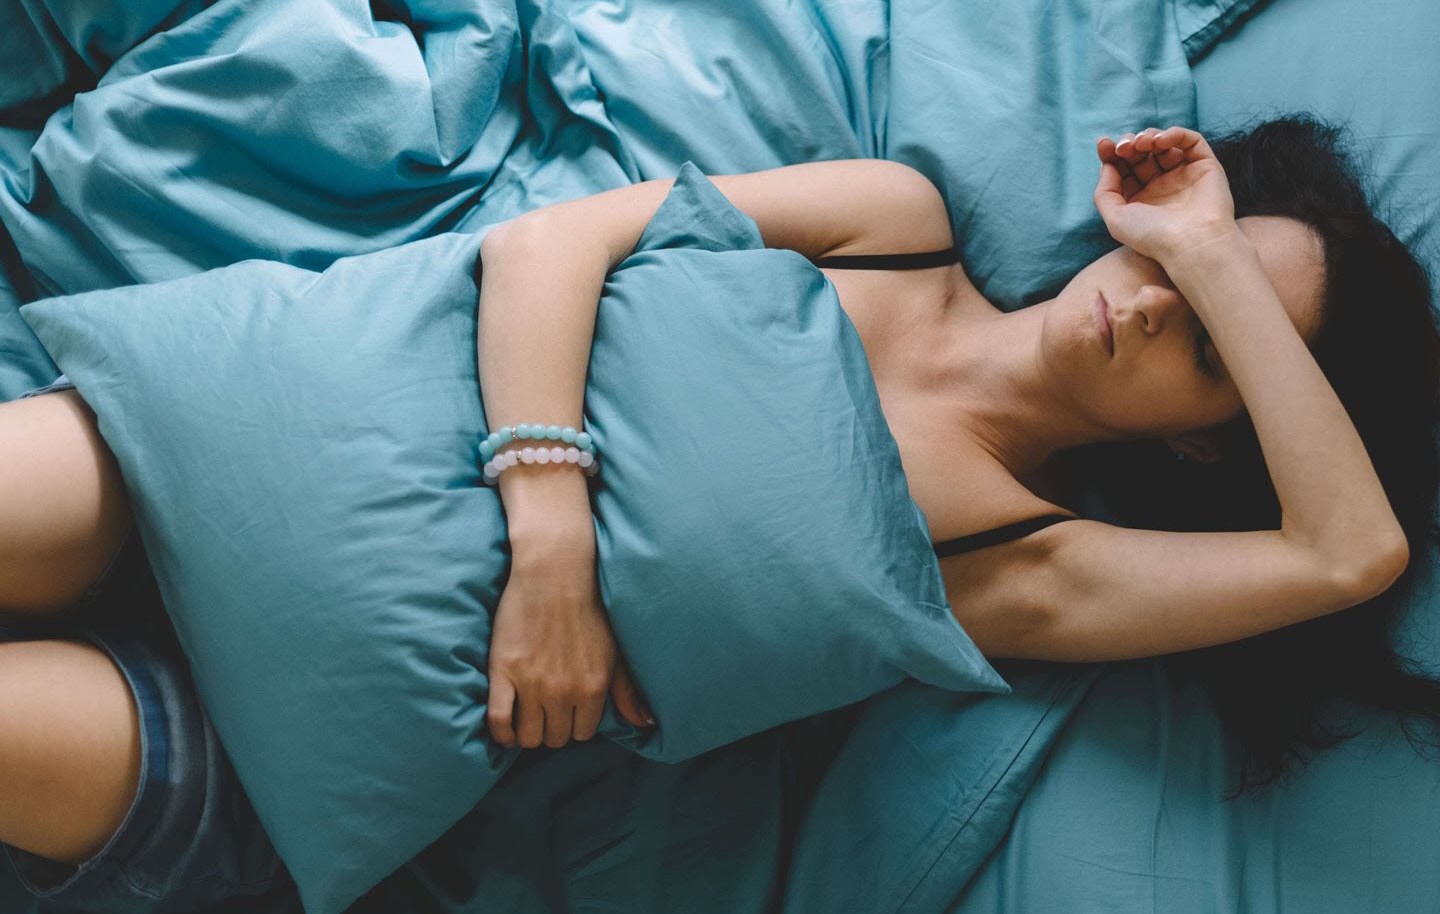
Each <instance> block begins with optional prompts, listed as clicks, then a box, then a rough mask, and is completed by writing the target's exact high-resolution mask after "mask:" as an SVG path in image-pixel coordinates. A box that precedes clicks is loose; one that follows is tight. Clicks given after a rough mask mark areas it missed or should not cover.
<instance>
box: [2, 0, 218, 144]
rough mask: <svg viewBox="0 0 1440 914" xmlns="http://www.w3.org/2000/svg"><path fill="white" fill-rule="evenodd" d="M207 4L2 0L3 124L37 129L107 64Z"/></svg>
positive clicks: (195, 0) (188, 0)
mask: <svg viewBox="0 0 1440 914" xmlns="http://www.w3.org/2000/svg"><path fill="white" fill-rule="evenodd" d="M203 6H204V0H141V2H130V3H110V2H106V0H67V2H55V0H0V22H3V23H5V28H4V29H3V30H0V124H3V125H6V126H25V127H30V126H35V127H38V126H39V125H40V124H42V123H44V121H45V118H47V117H49V116H50V114H51V112H53V111H54V110H55V109H56V108H58V107H60V106H61V105H62V104H64V103H65V102H68V101H69V100H70V98H71V97H73V96H74V95H75V93H76V92H77V91H81V90H84V89H89V88H90V87H92V86H94V85H95V81H96V79H97V77H98V76H99V74H101V73H104V72H105V70H106V68H107V67H109V65H110V63H111V62H112V61H114V60H115V59H116V58H118V57H119V56H121V55H122V54H124V53H125V52H126V51H128V50H129V49H130V48H131V47H132V46H133V45H135V44H137V43H139V42H140V41H141V40H143V39H144V38H145V37H146V36H148V35H149V34H151V33H153V32H156V31H160V30H163V29H165V28H166V27H168V26H170V25H174V24H175V23H177V22H180V21H181V20H183V19H185V18H186V17H188V16H190V15H192V14H193V13H195V12H196V11H198V10H199V9H201V8H202V7H203Z"/></svg>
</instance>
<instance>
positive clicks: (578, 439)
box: [480, 422, 595, 461]
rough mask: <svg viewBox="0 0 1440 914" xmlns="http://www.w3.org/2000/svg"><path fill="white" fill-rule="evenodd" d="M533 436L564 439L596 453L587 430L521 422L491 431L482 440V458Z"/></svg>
mask: <svg viewBox="0 0 1440 914" xmlns="http://www.w3.org/2000/svg"><path fill="white" fill-rule="evenodd" d="M526 438H533V439H535V440H549V441H563V442H565V443H566V444H574V445H575V447H577V448H579V449H580V450H582V451H588V452H589V453H590V454H592V455H593V454H594V453H595V442H594V441H592V440H591V439H590V436H589V435H588V434H586V433H585V432H577V431H575V429H574V428H572V427H571V426H568V425H567V426H565V427H564V428H561V427H560V426H558V425H526V424H525V423H523V422H522V423H521V424H519V425H516V426H509V425H504V426H501V427H500V431H498V432H491V433H490V435H489V436H488V437H487V438H486V439H485V440H484V441H482V442H480V459H481V460H484V461H489V460H490V459H491V458H492V457H494V456H495V452H496V451H497V450H499V449H500V448H501V447H502V446H503V445H506V444H509V443H510V442H512V441H515V440H517V439H519V440H524V439H526Z"/></svg>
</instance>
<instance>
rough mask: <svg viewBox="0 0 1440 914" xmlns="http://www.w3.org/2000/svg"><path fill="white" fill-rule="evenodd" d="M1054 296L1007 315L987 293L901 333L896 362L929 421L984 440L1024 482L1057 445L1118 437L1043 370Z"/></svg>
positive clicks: (984, 446) (989, 450)
mask: <svg viewBox="0 0 1440 914" xmlns="http://www.w3.org/2000/svg"><path fill="white" fill-rule="evenodd" d="M977 297H978V296H977ZM1053 301H1054V300H1053V299H1052V300H1051V301H1047V302H1042V303H1040V304H1036V305H1030V306H1028V307H1025V308H1021V309H1019V310H1016V311H1013V312H1009V313H1006V312H1004V311H1001V310H999V309H998V308H995V307H994V306H993V305H990V304H989V303H988V302H984V300H983V299H982V300H980V304H979V305H978V306H977V305H976V304H972V303H966V304H965V305H964V306H963V307H960V306H953V305H952V306H949V307H946V308H944V309H942V310H941V311H939V312H937V313H935V314H933V315H932V317H933V320H929V321H925V322H924V323H925V324H926V325H927V326H926V327H924V328H921V327H911V328H908V329H907V330H906V331H904V332H902V333H900V334H898V335H897V336H896V337H895V339H896V340H900V341H903V342H901V343H900V344H898V346H897V347H895V348H896V349H897V350H903V351H896V352H895V353H894V354H893V358H892V361H891V364H892V365H898V366H903V372H904V375H905V378H904V380H903V381H901V383H902V384H903V385H904V388H905V389H906V390H908V391H909V392H910V396H909V399H911V400H912V402H914V403H916V404H918V405H920V408H922V409H924V410H925V411H926V414H927V416H926V421H927V422H928V424H929V425H931V426H932V427H935V425H936V423H937V422H938V423H943V427H944V428H946V429H953V430H954V431H955V433H956V434H958V435H960V436H962V437H963V438H964V439H965V440H967V441H971V442H974V443H975V444H978V445H979V446H980V447H981V448H982V449H984V450H985V451H986V452H987V453H988V454H989V455H990V456H991V457H992V458H994V459H995V460H996V461H997V462H998V463H999V464H1000V465H1001V466H1004V467H1005V468H1006V469H1007V470H1008V471H1009V472H1010V474H1011V475H1012V476H1014V477H1015V478H1016V479H1019V480H1022V481H1023V480H1024V479H1026V478H1027V477H1030V476H1031V475H1032V474H1034V473H1036V472H1037V471H1039V470H1040V469H1041V468H1042V467H1043V466H1044V465H1045V464H1047V462H1048V461H1049V460H1050V458H1051V457H1052V456H1053V455H1054V454H1055V453H1056V452H1057V451H1060V450H1064V449H1066V448H1071V447H1076V446H1079V445H1082V444H1089V443H1091V442H1095V441H1101V440H1107V439H1113V438H1114V435H1113V434H1112V433H1109V432H1107V430H1106V429H1103V428H1101V427H1099V426H1096V425H1095V424H1094V423H1092V422H1089V421H1087V420H1085V419H1084V418H1083V416H1084V413H1083V411H1082V410H1080V409H1078V408H1077V404H1075V403H1074V402H1073V401H1072V400H1071V399H1070V397H1068V396H1067V392H1066V390H1065V389H1064V385H1062V384H1059V383H1057V381H1056V379H1054V378H1052V377H1049V376H1048V375H1047V374H1046V372H1045V366H1044V362H1043V360H1042V359H1041V358H1040V355H1041V346H1040V344H1041V329H1042V327H1043V326H1044V322H1045V316H1046V312H1047V310H1048V309H1049V307H1050V305H1051V304H1052V302H1053Z"/></svg>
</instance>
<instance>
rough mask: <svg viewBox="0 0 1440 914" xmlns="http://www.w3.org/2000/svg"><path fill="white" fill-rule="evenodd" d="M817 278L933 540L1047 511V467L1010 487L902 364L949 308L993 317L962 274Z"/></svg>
mask: <svg viewBox="0 0 1440 914" xmlns="http://www.w3.org/2000/svg"><path fill="white" fill-rule="evenodd" d="M824 273H825V276H826V278H828V279H829V280H830V282H831V283H832V284H833V285H834V286H835V292H836V295H837V296H838V297H839V300H840V306H841V307H842V308H843V309H844V310H845V313H846V315H847V316H848V317H849V318H850V321H851V323H852V324H854V325H855V329H856V331H857V332H858V333H859V335H860V340H861V343H862V344H863V345H864V347H865V351H866V355H867V357H868V358H869V359H870V366H871V373H872V375H873V377H874V378H875V386H876V390H877V392H878V393H879V395H880V407H881V410H882V411H883V412H884V414H885V421H886V423H887V424H888V425H889V426H890V431H891V433H892V434H893V435H894V436H895V442H896V445H897V446H898V448H899V450H900V460H901V463H902V465H903V466H904V469H905V478H906V480H907V482H908V484H909V487H910V494H911V497H913V498H914V499H915V502H916V504H918V505H919V506H920V509H921V510H922V511H923V512H924V513H925V517H926V519H927V520H928V521H929V523H930V533H931V538H932V539H933V540H936V541H939V540H943V539H950V538H953V537H957V536H961V535H964V534H967V533H973V532H976V531H977V530H980V529H985V528H987V527H991V526H996V525H998V524H999V523H1000V522H1002V521H1003V520H1008V519H1013V518H1014V517H1016V516H1022V515H1028V514H1036V513H1041V512H1043V510H1045V508H1044V507H1043V506H1045V505H1049V504H1051V503H1053V502H1054V500H1055V498H1056V497H1057V496H1058V484H1057V483H1058V480H1057V479H1056V477H1055V475H1054V472H1053V467H1049V466H1047V467H1042V468H1041V469H1040V470H1038V471H1037V472H1036V473H1034V474H1032V475H1031V476H1029V477H1027V478H1026V479H1024V480H1017V479H1015V478H1014V477H1013V476H1011V475H1010V473H1009V472H1008V471H1007V470H1006V469H1005V467H1003V466H1001V465H1000V464H999V463H998V462H997V461H996V460H995V459H994V458H992V457H991V456H990V455H989V454H988V453H987V452H986V451H985V450H984V449H983V448H981V447H980V445H979V444H978V443H977V442H976V441H974V440H973V439H972V438H971V437H970V436H969V435H968V434H967V433H966V432H965V431H964V427H963V423H962V422H961V421H959V417H958V416H957V415H956V406H955V403H954V401H953V398H951V397H946V396H945V395H944V394H943V392H936V391H927V390H925V389H924V387H923V385H920V384H917V383H915V381H914V378H915V372H914V371H913V366H910V365H907V364H906V362H907V360H911V359H918V358H924V357H925V356H924V355H922V352H923V345H922V341H924V340H926V339H927V338H931V337H932V336H933V335H934V334H937V333H944V332H946V331H945V330H944V329H943V328H944V327H945V326H947V325H950V326H953V325H954V323H955V322H954V320H953V318H954V312H955V310H956V309H962V310H963V309H974V310H975V311H976V312H977V313H978V312H980V311H981V310H982V309H986V310H991V311H993V306H992V305H991V304H990V303H989V302H988V301H986V300H985V299H984V298H983V297H982V296H981V295H980V293H979V292H978V291H977V290H976V289H975V288H974V286H973V285H972V284H971V283H970V281H969V279H968V278H967V277H965V275H964V271H963V270H962V269H961V268H960V266H959V265H955V266H952V267H944V268H936V269H927V270H831V269H827V270H825V271H824Z"/></svg>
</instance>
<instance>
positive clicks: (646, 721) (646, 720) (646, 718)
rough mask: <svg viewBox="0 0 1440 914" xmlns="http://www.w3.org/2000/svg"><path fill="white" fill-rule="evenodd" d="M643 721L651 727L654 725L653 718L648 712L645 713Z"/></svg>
mask: <svg viewBox="0 0 1440 914" xmlns="http://www.w3.org/2000/svg"><path fill="white" fill-rule="evenodd" d="M645 723H647V724H649V725H650V726H652V727H653V726H655V718H653V717H651V716H650V715H649V714H646V715H645Z"/></svg>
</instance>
